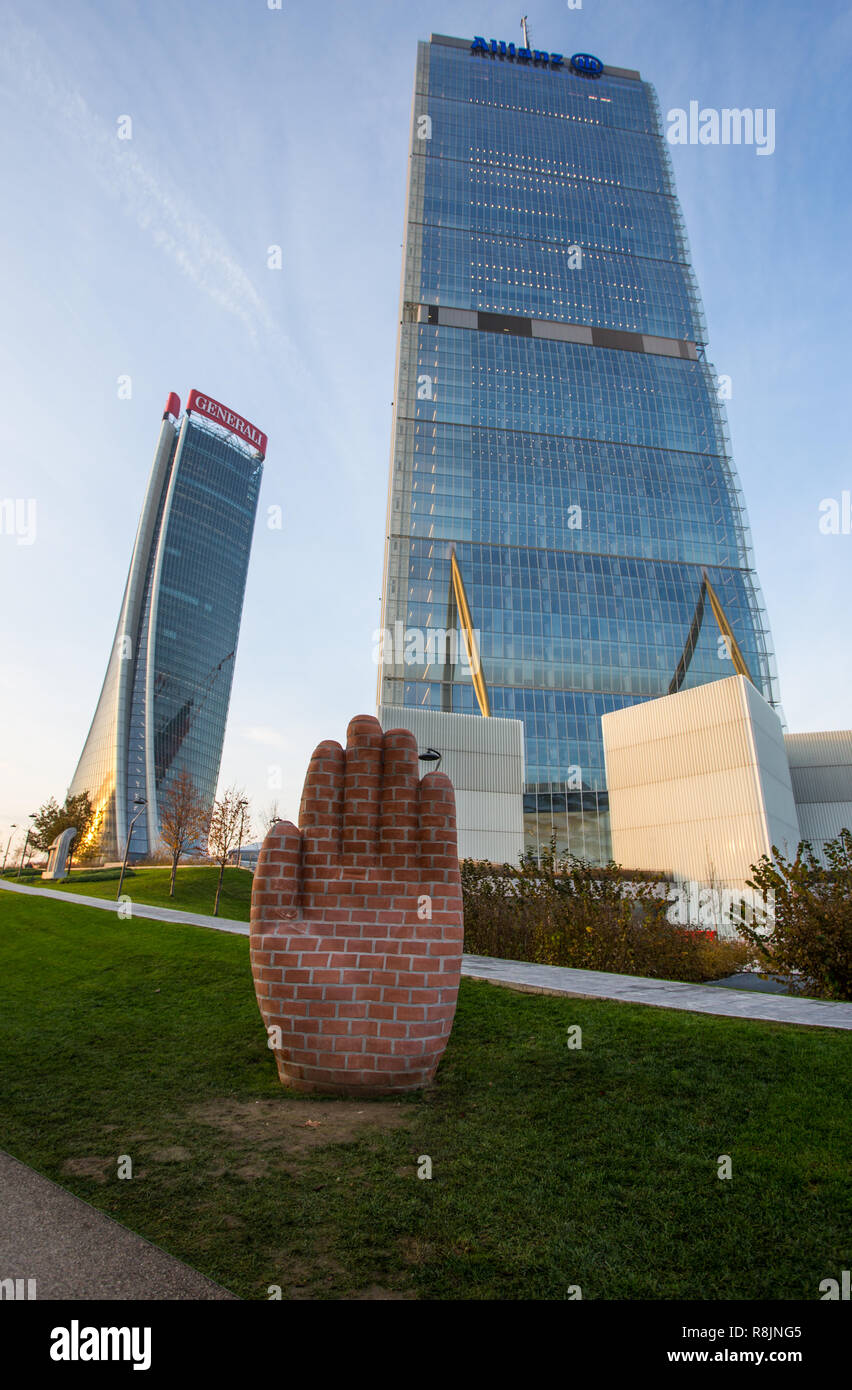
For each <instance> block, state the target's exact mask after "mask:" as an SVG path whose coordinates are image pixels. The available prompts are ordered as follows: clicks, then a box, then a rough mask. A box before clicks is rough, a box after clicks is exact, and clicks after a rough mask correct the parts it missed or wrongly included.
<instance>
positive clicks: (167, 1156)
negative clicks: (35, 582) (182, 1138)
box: [151, 1144, 192, 1163]
mask: <svg viewBox="0 0 852 1390" xmlns="http://www.w3.org/2000/svg"><path fill="white" fill-rule="evenodd" d="M151 1157H152V1158H153V1160H154V1162H155V1163H186V1161H187V1159H189V1158H192V1154H191V1153H190V1151H189V1149H185V1148H184V1147H183V1145H182V1144H171V1145H169V1147H168V1148H165V1149H153V1150H152V1152H151Z"/></svg>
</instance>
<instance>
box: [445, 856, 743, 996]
mask: <svg viewBox="0 0 852 1390" xmlns="http://www.w3.org/2000/svg"><path fill="white" fill-rule="evenodd" d="M656 882H657V876H656V875H655V876H654V880H653V882H650V881H648V880H647V876H644V875H643V876H641V877H640V876H639V875H637V876H636V877H634V876H633V875H631V874H628V873H625V871H624V870H623V869H621V868H620V867H619V866H618V865H616V864H612V863H610V864H608V865H607V866H606V867H604V868H601V867H600V866H597V865H592V864H589V863H587V862H586V861H584V860H582V859H577V858H575V857H573V856H571V855H563V856H557V854H556V853H555V851H554V849H553V848H552V847H551V848H550V849H549V850H547V851H545V852H544V853H543V854H542V856H541V859H540V860H539V859H537V858H536V857H535V855H533V854H532V853H528V854H527V855H525V856H524V857H523V858H522V860H521V863H520V866H519V867H518V868H513V867H512V866H511V865H509V864H504V865H503V866H502V868H495V867H494V866H493V865H491V864H485V863H477V862H475V861H474V860H471V859H466V860H465V861H464V862H463V864H462V891H463V894H464V931H465V950H466V951H468V952H470V953H471V954H473V955H480V956H498V957H502V958H503V959H507V960H525V961H532V962H534V963H536V964H540V965H567V966H572V967H574V968H575V969H580V970H606V971H610V972H614V973H617V974H625V975H645V976H656V977H659V978H662V979H667V980H684V981H693V982H698V981H702V980H717V979H720V978H721V977H723V976H725V975H730V974H733V973H735V972H736V971H738V970H742V969H743V967H744V966H745V965H747V964H748V963H749V962H750V961H751V959H752V958H753V955H754V952H753V949H752V948H751V946H750V945H748V944H747V943H745V942H741V941H718V940H716V938H715V934H714V933H709V934H708V933H707V932H703V931H688V930H684V929H683V928H681V927H677V926H673V925H672V924H671V923H670V922H668V921H667V920H666V913H667V912H668V910H669V906H670V904H669V902H668V901H667V900H666V899H665V898H660V897H659V896H658V893H657V892H655V884H656Z"/></svg>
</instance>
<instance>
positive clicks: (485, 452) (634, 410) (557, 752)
mask: <svg viewBox="0 0 852 1390" xmlns="http://www.w3.org/2000/svg"><path fill="white" fill-rule="evenodd" d="M471 42H472V41H470V40H459V39H448V38H438V37H435V36H433V39H432V41H431V42H429V43H421V44H420V45H419V49H418V61H417V74H416V85H415V96H414V106H413V113H412V128H411V150H410V173H409V188H408V207H407V221H406V235H405V247H404V263H403V288H402V304H401V312H400V337H399V348H398V362H397V389H396V392H395V406H394V423H393V442H392V460H391V477H390V488H389V498H388V526H387V542H386V556H385V577H384V593H383V617H382V627H383V629H384V631H385V633H386V634H388V636H387V637H386V639H385V649H384V651H383V653H382V657H381V665H380V675H379V698H380V702H381V703H383V704H398V705H400V704H404V705H423V706H427V707H434V708H442V709H446V710H453V711H457V712H462V713H477V712H480V709H481V705H480V702H478V699H477V695H476V692H475V690H474V686H473V684H472V682H471V678H470V674H469V672H467V671H466V670H465V669H464V667H463V666H462V665H461V664H459V663H456V664H455V665H448V663H447V662H446V661H441V662H440V663H439V662H436V661H435V660H434V659H433V660H431V661H430V659H429V658H430V656H433V657H434V651H435V648H434V647H433V648H431V649H430V648H429V647H428V645H427V646H426V647H425V648H424V646H423V644H422V643H421V644H419V645H418V643H417V642H415V641H408V640H407V637H408V634H410V633H411V632H412V631H414V632H416V631H425V633H426V634H427V643H428V634H429V632H430V631H435V630H436V629H437V630H440V629H447V628H450V627H453V626H455V627H457V626H458V615H457V611H456V610H454V608H453V602H452V583H451V556H452V555H453V554H455V557H456V560H457V563H458V566H459V569H460V571H461V575H462V579H463V582H464V588H465V591H466V596H467V600H468V603H469V608H470V614H471V618H472V624H473V627H474V629H475V631H476V633H477V634H478V646H479V653H480V658H481V666H482V674H483V676H484V679H485V683H486V685H487V689H488V696H489V705H490V713H491V714H492V715H496V716H501V715H502V716H507V717H511V718H520V719H522V720H523V722H524V726H525V742H526V796H525V805H524V820H525V831H526V842H527V844H528V846H530V847H533V848H538V847H540V846H542V845H546V844H547V843H548V842H549V841H550V839H551V837H552V836H555V837H556V841H557V844H558V846H559V847H560V848H568V849H570V850H571V851H572V852H573V853H575V854H578V855H581V856H583V857H585V858H589V859H591V860H593V861H605V860H607V859H608V858H609V855H610V836H609V822H608V804H607V795H606V779H605V772H604V764H603V740H602V735H601V728H600V720H601V716H602V715H603V714H605V713H607V712H608V711H610V710H615V709H620V708H622V707H624V706H625V705H630V704H633V703H635V702H636V701H639V700H644V699H649V698H653V697H655V696H659V695H665V694H667V693H668V692H669V691H670V689H672V688H673V684H672V683H673V681H675V680H676V681H677V685H676V687H674V688H686V687H689V686H692V685H697V684H702V683H704V682H707V681H712V680H718V679H720V678H722V677H724V676H728V675H732V674H734V671H735V669H737V668H736V667H735V662H736V661H740V662H741V663H744V665H745V667H746V668H747V673H748V675H749V676H750V678H751V679H752V680H753V682H754V684H755V685H756V687H757V688H758V690H760V692H761V693H762V694H763V695H764V696H765V697H766V698H767V699H768V700H770V702H771V703H773V704H776V705H777V703H778V694H777V689H776V683H775V677H774V661H773V656H772V651H771V639H770V635H769V630H768V624H767V621H766V617H765V613H764V610H763V604H762V600H761V597H760V591H759V587H758V582H757V577H756V574H755V571H754V564H753V559H752V555H751V549H750V540H749V534H748V524H747V519H746V514H745V507H744V503H743V498H742V494H741V492H740V488H739V483H738V480H737V476H736V472H735V469H734V465H733V462H732V459H731V451H730V445H729V440H728V434H727V427H726V422H725V416H724V410H723V406H722V405H721V403H720V400H719V385H718V380H717V377H716V373H715V371H714V369H713V368H712V367H711V365H710V364H709V362H708V361H707V358H706V336H707V335H706V331H705V328H704V318H703V313H702V309H701V304H700V299H699V295H698V290H697V286H696V284H695V281H694V277H693V275H692V271H691V267H690V261H689V252H688V248H687V243H686V236H685V232H684V228H683V223H682V219H681V214H680V209H679V206H678V202H677V198H676V195H675V191H674V185H673V180H672V174H671V169H670V165H669V161H668V153H667V149H666V145H665V141H664V138H663V134H662V124H661V120H660V114H659V110H658V107H657V102H656V96H655V93H654V90H653V88H652V87H651V86H650V85H649V84H648V83H646V82H642V81H641V79H640V78H639V75H638V74H636V73H631V72H626V71H625V70H623V69H613V68H604V70H603V73H602V74H601V75H600V76H597V77H589V76H586V75H583V74H580V73H576V72H574V71H572V70H571V68H570V66H569V64H568V63H567V62H566V63H565V64H564V65H561V66H555V65H554V64H552V63H551V62H550V61H549V60H548V59H547V55H544V57H543V58H541V59H539V61H537V62H536V61H533V60H532V59H528V60H526V61H524V60H523V59H522V58H521V57H520V56H512V55H510V54H509V53H508V52H507V53H506V54H505V55H502V54H500V53H499V52H497V53H491V52H489V53H483V52H482V51H481V46H480V48H479V50H477V51H472V49H471ZM708 585H709V588H708ZM705 592H709V593H711V598H712V600H713V606H712V609H711V605H710V604H707V605H705V603H704V595H705ZM716 605H718V607H719V609H720V610H721V613H722V620H721V621H720V620H719V619H718V616H717V617H716V620H714V615H716V613H717V609H716ZM696 613H698V614H699V616H701V615H703V621H702V622H701V623H700V625H698V624H696V621H695V619H696ZM726 629H727V636H726V635H725V633H726ZM398 632H402V633H403V634H404V635H405V636H406V642H405V644H404V647H403V645H402V644H401V643H400V642H399V641H397V642H396V644H394V642H393V641H392V640H390V641H389V640H388V637H391V636H392V635H393V634H394V633H398ZM731 638H733V642H732V641H731V640H730V639H731ZM685 652H686V656H687V660H686V661H685V662H684V660H683V658H684V654H685ZM676 673H678V674H677V675H676Z"/></svg>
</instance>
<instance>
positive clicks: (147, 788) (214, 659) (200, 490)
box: [70, 413, 263, 858]
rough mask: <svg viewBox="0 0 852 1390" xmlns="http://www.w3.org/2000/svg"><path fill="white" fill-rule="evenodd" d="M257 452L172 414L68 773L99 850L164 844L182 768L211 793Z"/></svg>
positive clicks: (192, 418)
mask: <svg viewBox="0 0 852 1390" xmlns="http://www.w3.org/2000/svg"><path fill="white" fill-rule="evenodd" d="M262 469H263V462H262V458H261V456H260V454H259V452H258V451H257V450H254V449H252V448H251V447H250V446H249V445H247V444H245V443H243V442H242V441H241V440H239V439H238V438H237V437H236V435H235V434H233V433H231V432H228V431H226V430H223V429H221V428H219V427H218V426H216V425H214V424H211V423H210V422H209V421H208V420H206V419H205V418H204V417H203V416H202V415H201V414H198V413H192V414H190V413H187V414H185V415H184V417H183V420H182V422H181V424H180V425H178V424H177V423H176V421H174V420H173V419H172V417H171V416H170V415H169V414H168V413H167V414H166V416H165V417H164V419H163V426H162V430H161V434H160V439H159V442H158V446H157V451H156V454H155V458H154V466H153V469H152V472H151V478H150V481H149V485H148V491H147V495H146V498H145V503H144V505H143V510H142V517H141V520H140V523H139V530H138V532H137V536H136V544H135V546H134V551H133V557H132V560H131V565H130V574H129V576H128V580H127V585H126V588H125V592H124V599H123V602H122V607H121V614H120V616H119V622H118V627H117V630H116V637H115V642H114V645H113V650H112V653H111V655H110V660H109V664H108V666H107V673H106V678H105V680H104V686H103V690H102V692H101V697H100V700H99V702H98V706H97V709H96V711H95V717H94V719H93V721H92V727H91V730H90V733H89V736H88V739H87V741H86V744H85V747H84V749H83V753H82V756H81V758H80V762H79V764H78V767H77V770H76V772H75V774H74V778H73V781H72V783H71V788H70V790H71V792H72V793H74V794H76V793H78V792H82V791H88V792H89V795H90V796H91V798H92V801H93V802H94V803H95V804H96V806H97V808H98V823H97V827H96V833H97V835H98V836H99V839H100V848H101V850H102V852H103V854H104V855H105V856H106V857H107V858H117V857H120V856H121V855H123V853H124V845H125V840H126V836H127V832H128V828H129V826H130V822H131V819H132V818H133V816H135V815H136V813H137V812H138V811H139V809H140V807H139V805H138V802H139V801H142V800H144V801H146V802H147V807H146V809H145V811H144V812H143V813H142V815H140V816H139V819H138V820H137V822H136V825H135V827H134V830H133V839H132V844H131V858H135V857H138V856H141V855H144V854H147V853H149V852H151V851H152V850H154V849H156V848H158V846H159V843H160V822H159V807H160V804H161V801H162V797H163V795H164V793H165V792H166V791H167V790H168V788H169V786H170V785H171V784H172V782H173V781H174V779H175V777H177V776H178V775H179V774H180V773H181V772H183V771H186V772H188V774H189V775H190V777H191V778H192V781H193V783H194V784H195V787H196V789H197V790H198V792H199V794H200V796H201V797H202V798H203V799H204V800H205V801H206V802H207V803H208V804H209V805H212V803H213V799H214V796H215V793H216V783H217V781H218V777H219V764H220V760H221V756H222V744H223V741H224V737H225V724H226V721H227V715H228V704H229V701H230V694H231V683H232V680H233V673H234V661H235V657H236V648H237V639H238V636H239V630H240V619H241V617H242V607H243V595H244V592H245V583H246V574H247V571H248V561H249V554H250V551H251V541H252V534H253V530H254V520H255V513H256V510H257V501H258V494H259V490H260V480H261V473H262Z"/></svg>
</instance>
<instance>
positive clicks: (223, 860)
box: [209, 787, 251, 917]
mask: <svg viewBox="0 0 852 1390" xmlns="http://www.w3.org/2000/svg"><path fill="white" fill-rule="evenodd" d="M247 826H248V797H247V796H246V795H245V793H244V792H242V791H237V789H236V787H229V788H228V790H227V791H226V792H225V793H224V794H223V796H222V797H221V798H220V799H219V800H218V801H214V803H213V814H212V816H211V817H210V837H209V849H210V853H211V854H212V855H213V858H214V859H215V860H216V862H217V864H218V865H219V881H218V883H217V884H216V902H215V905H214V907H213V916H214V917H218V915H219V898H220V895H221V893H222V880H223V878H224V877H225V865H226V864H227V862H228V856H229V854H230V853H231V851H232V849H234V847H235V846H236V845H237V844H240V843H242V838H243V834H244V831H245V829H246V828H247ZM249 833H251V832H250V831H249Z"/></svg>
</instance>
